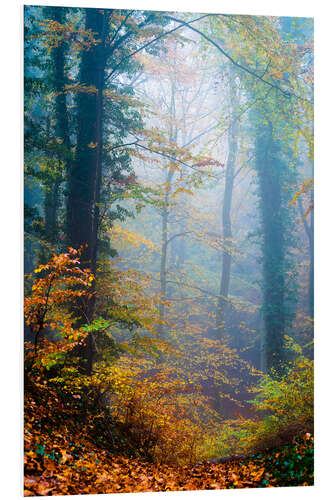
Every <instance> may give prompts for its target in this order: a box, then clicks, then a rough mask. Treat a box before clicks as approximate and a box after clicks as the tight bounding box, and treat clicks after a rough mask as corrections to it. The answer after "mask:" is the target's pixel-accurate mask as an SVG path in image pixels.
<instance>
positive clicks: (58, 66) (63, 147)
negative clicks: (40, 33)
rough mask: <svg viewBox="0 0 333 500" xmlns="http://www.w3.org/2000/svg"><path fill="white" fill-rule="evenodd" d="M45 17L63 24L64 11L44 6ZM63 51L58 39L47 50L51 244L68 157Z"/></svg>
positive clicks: (48, 224)
mask: <svg viewBox="0 0 333 500" xmlns="http://www.w3.org/2000/svg"><path fill="white" fill-rule="evenodd" d="M45 14H46V16H47V17H48V18H50V19H52V20H53V21H56V22H57V23H59V24H63V23H64V21H65V9H64V8H63V7H46V8H45ZM66 48H67V47H66V43H65V42H64V41H63V40H62V41H60V42H59V44H58V45H57V46H56V47H53V48H52V51H51V61H52V63H51V64H52V69H53V71H52V73H51V77H50V80H51V81H50V84H51V88H52V90H53V91H54V92H55V95H56V97H55V103H54V117H55V125H54V135H55V139H56V141H57V142H58V145H57V153H56V155H57V159H58V162H59V173H58V175H56V178H55V179H54V181H53V183H52V184H51V185H50V186H48V189H47V190H46V192H45V198H44V212H45V234H46V239H47V241H48V242H50V243H51V244H53V245H55V244H56V243H57V242H58V241H59V238H58V236H59V221H58V218H59V208H60V205H61V199H60V198H61V197H60V187H61V184H62V182H63V180H64V176H63V172H62V171H61V168H60V166H61V164H62V163H63V164H64V165H65V166H67V165H68V160H69V154H70V140H69V125H68V113H67V105H66V94H65V92H64V88H65V84H66V81H67V80H66V72H65V58H66ZM47 135H48V136H49V138H51V131H50V123H49V124H48V133H47ZM52 155H53V154H52ZM45 258H46V259H47V258H48V257H47V256H45Z"/></svg>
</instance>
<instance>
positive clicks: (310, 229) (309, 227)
mask: <svg viewBox="0 0 333 500" xmlns="http://www.w3.org/2000/svg"><path fill="white" fill-rule="evenodd" d="M298 205H299V210H300V215H301V217H302V218H303V225H304V229H305V233H306V235H307V237H308V241H309V255H310V266H309V285H308V304H309V316H310V318H313V317H314V304H313V299H314V283H313V278H314V238H313V219H314V214H313V209H312V210H311V214H310V224H308V222H307V220H306V219H305V218H304V210H303V205H302V201H301V199H300V198H299V199H298Z"/></svg>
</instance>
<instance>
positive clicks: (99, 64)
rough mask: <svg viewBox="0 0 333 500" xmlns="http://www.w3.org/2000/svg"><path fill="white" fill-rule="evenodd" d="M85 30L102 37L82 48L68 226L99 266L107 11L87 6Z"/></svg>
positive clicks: (85, 261) (87, 261)
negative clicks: (99, 206) (97, 261)
mask: <svg viewBox="0 0 333 500" xmlns="http://www.w3.org/2000/svg"><path fill="white" fill-rule="evenodd" d="M85 28H86V30H91V31H92V32H93V33H94V37H95V38H96V39H97V40H99V42H98V43H97V44H96V45H91V47H90V48H89V49H88V50H83V51H82V59H81V68H80V83H81V84H83V85H84V86H85V87H87V88H88V89H87V91H82V92H81V93H80V94H79V95H78V99H77V104H78V117H77V120H78V135H77V146H76V157H75V160H74V162H73V166H72V168H71V170H70V175H69V195H68V207H67V226H68V236H69V242H70V244H71V246H72V247H74V248H79V247H81V246H83V247H84V248H83V252H82V258H81V260H82V265H84V266H86V267H89V268H91V269H92V270H93V271H94V269H95V266H96V253H97V223H96V218H97V212H96V202H97V200H99V190H100V182H101V181H100V178H101V148H102V107H103V96H102V89H103V81H104V70H105V53H104V47H103V43H102V40H103V37H104V14H103V13H102V12H101V11H99V10H97V9H87V11H86V26H85Z"/></svg>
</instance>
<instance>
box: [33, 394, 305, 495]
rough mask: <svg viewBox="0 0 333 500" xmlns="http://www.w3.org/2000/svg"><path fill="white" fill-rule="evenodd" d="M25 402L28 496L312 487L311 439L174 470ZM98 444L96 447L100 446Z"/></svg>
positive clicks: (65, 415) (52, 409)
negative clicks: (124, 450) (119, 449)
mask: <svg viewBox="0 0 333 500" xmlns="http://www.w3.org/2000/svg"><path fill="white" fill-rule="evenodd" d="M42 403H46V401H45V400H44V401H42V400H41V399H40V395H39V397H38V398H34V397H32V396H31V395H29V394H27V393H26V399H25V429H24V435H25V454H24V464H25V480H24V488H25V489H24V495H25V496H44V495H71V494H72V495H73V494H84V493H90V494H93V493H95V494H96V493H121V492H147V491H184V490H212V489H234V488H258V487H259V488H263V487H274V486H300V485H304V486H308V485H312V484H313V437H312V436H310V435H309V434H307V435H306V436H304V438H302V439H299V440H297V441H294V442H293V443H292V444H290V445H286V446H284V447H283V448H280V449H275V450H270V451H266V452H264V453H261V454H256V455H251V456H249V457H248V458H246V459H244V458H243V459H241V458H239V459H230V461H227V462H224V463H217V462H216V461H215V462H202V463H199V464H195V465H183V466H171V465H167V464H153V463H149V462H148V461H144V460H141V459H138V458H135V457H128V456H125V453H121V452H120V453H119V452H118V453H115V452H110V450H108V449H107V448H106V447H105V446H104V444H103V439H102V438H101V437H99V438H97V440H96V429H95V428H94V429H89V428H92V426H91V423H90V422H89V420H88V421H86V422H85V421H84V420H82V421H79V420H78V419H75V418H73V416H74V415H73V414H72V410H67V409H66V408H64V409H63V412H62V413H61V414H60V413H59V412H58V411H57V410H56V407H57V402H56V401H55V400H54V401H53V403H52V402H51V401H50V400H49V401H48V404H42ZM98 441H100V444H99V445H97V444H96V442H98Z"/></svg>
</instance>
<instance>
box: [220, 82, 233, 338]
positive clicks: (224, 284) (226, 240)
mask: <svg viewBox="0 0 333 500" xmlns="http://www.w3.org/2000/svg"><path fill="white" fill-rule="evenodd" d="M229 95H230V104H231V107H232V123H231V126H230V128H229V134H228V159H227V166H226V179H225V187H224V195H223V204H222V237H223V252H222V272H221V281H220V290H219V298H218V302H217V312H216V336H217V338H219V339H221V340H222V339H223V340H225V336H226V328H225V321H226V310H227V305H228V294H229V285H230V274H231V262H232V228H231V204H232V194H233V185H234V174H235V163H236V157H237V152H238V136H239V121H238V120H237V119H236V118H235V117H236V115H237V110H238V94H237V86H236V83H235V80H234V79H233V78H231V81H230V93H229Z"/></svg>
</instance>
